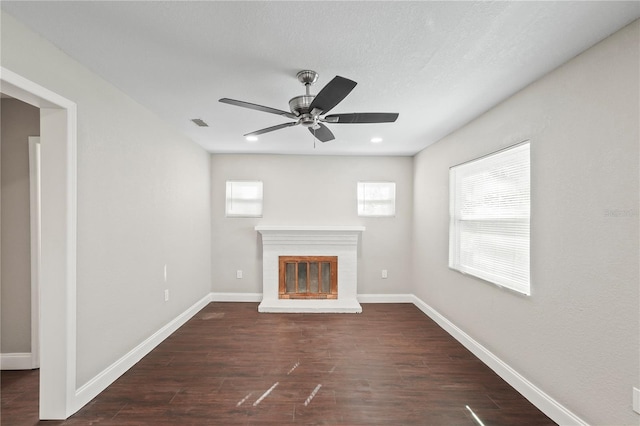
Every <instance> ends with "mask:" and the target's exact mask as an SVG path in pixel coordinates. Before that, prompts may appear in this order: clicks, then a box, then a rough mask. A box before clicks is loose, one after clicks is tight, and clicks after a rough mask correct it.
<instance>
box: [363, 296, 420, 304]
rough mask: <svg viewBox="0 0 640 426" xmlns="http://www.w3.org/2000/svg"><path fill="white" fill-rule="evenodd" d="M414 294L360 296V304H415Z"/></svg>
mask: <svg viewBox="0 0 640 426" xmlns="http://www.w3.org/2000/svg"><path fill="white" fill-rule="evenodd" d="M414 297H415V296H414V295H413V294H359V295H358V302H360V303H413V298H414Z"/></svg>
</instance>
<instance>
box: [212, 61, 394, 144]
mask: <svg viewBox="0 0 640 426" xmlns="http://www.w3.org/2000/svg"><path fill="white" fill-rule="evenodd" d="M296 77H297V78H298V81H299V82H300V83H302V84H304V86H305V91H306V93H305V94H304V95H300V96H296V97H293V98H291V100H290V101H289V109H290V110H291V112H287V111H283V110H279V109H276V108H271V107H266V106H263V105H258V104H253V103H250V102H244V101H238V100H235V99H229V98H222V99H220V102H222V103H226V104H229V105H235V106H239V107H243V108H249V109H253V110H256V111H262V112H268V113H270V114H276V115H281V116H283V117H287V118H290V119H292V120H296V121H292V122H288V123H283V124H278V125H276V126H272V127H267V128H265V129H260V130H256V131H255V132H251V133H247V134H245V135H244V136H245V138H247V139H248V138H250V137H255V136H258V135H262V134H264V133H269V132H273V131H275V130H280V129H284V128H287V127H292V126H297V125H299V124H300V125H302V126H303V127H306V128H308V129H309V131H310V132H311V134H312V135H313V136H314V137H315V138H316V139H318V140H319V141H320V142H328V141H330V140H333V139H335V136H334V135H333V133H332V132H331V130H329V128H328V127H327V126H325V125H324V124H322V123H329V124H358V123H365V124H372V123H392V122H394V121H396V119H397V118H398V114H397V113H389V112H357V113H348V114H332V115H326V114H327V113H328V112H329V111H330V110H331V109H333V107H335V106H336V105H338V104H339V103H340V102H342V100H343V99H344V98H346V97H347V95H348V94H349V93H351V91H352V90H353V89H354V88H355V87H356V85H357V83H356V82H355V81H353V80H349V79H348V78H344V77H340V76H336V77H334V78H333V80H331V81H330V82H329V83H327V85H326V86H324V87H323V88H322V89H321V90H320V92H318V94H317V95H312V94H311V86H312V85H313V84H314V83H315V82H316V81H317V80H318V73H317V72H315V71H312V70H302V71H300V72H298V74H297V75H296Z"/></svg>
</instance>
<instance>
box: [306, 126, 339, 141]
mask: <svg viewBox="0 0 640 426" xmlns="http://www.w3.org/2000/svg"><path fill="white" fill-rule="evenodd" d="M318 126H320V127H318V128H317V129H314V128H313V127H307V128H308V129H309V131H310V132H311V134H312V135H313V136H314V137H315V138H316V139H318V140H319V141H320V142H329V141H332V140H334V139H335V138H336V137H335V136H333V133H331V130H329V128H328V127H327V126H325V125H324V124H321V123H318Z"/></svg>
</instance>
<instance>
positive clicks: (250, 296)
mask: <svg viewBox="0 0 640 426" xmlns="http://www.w3.org/2000/svg"><path fill="white" fill-rule="evenodd" d="M211 301H212V302H262V293H211Z"/></svg>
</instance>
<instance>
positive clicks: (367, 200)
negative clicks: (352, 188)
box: [358, 182, 396, 217]
mask: <svg viewBox="0 0 640 426" xmlns="http://www.w3.org/2000/svg"><path fill="white" fill-rule="evenodd" d="M395 215H396V184H395V182H358V216H374V217H390V216H395Z"/></svg>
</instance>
